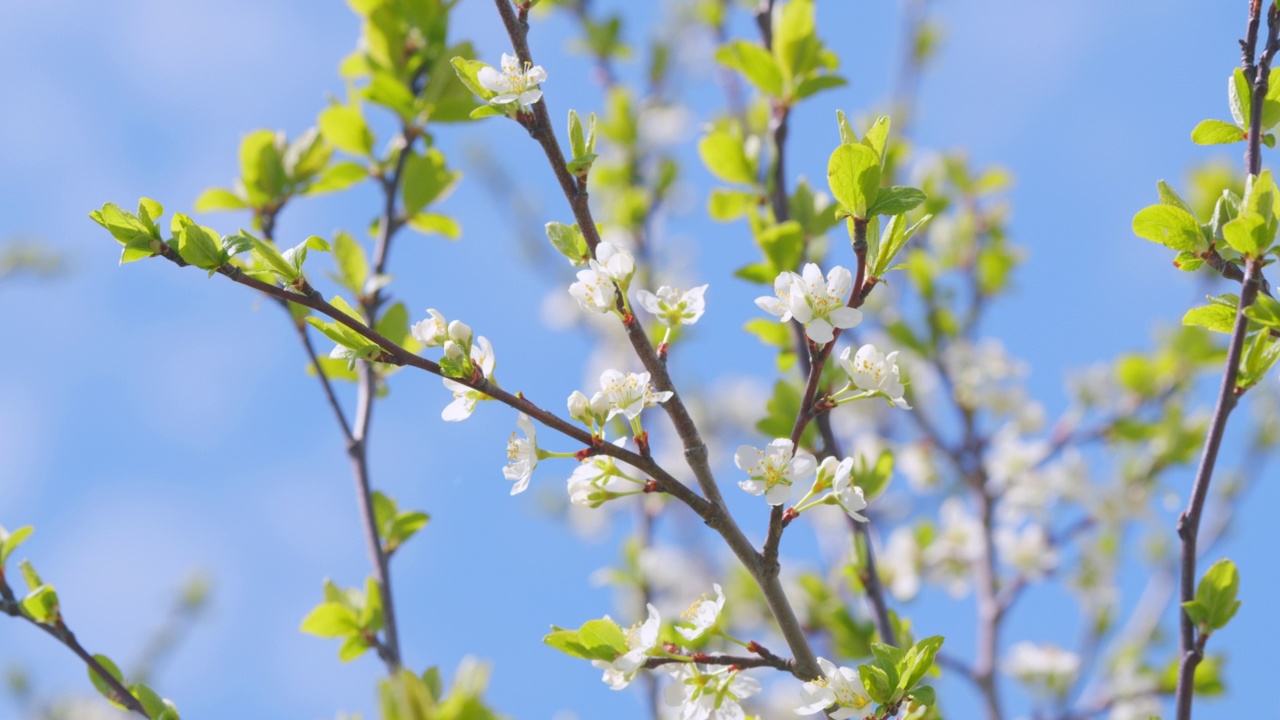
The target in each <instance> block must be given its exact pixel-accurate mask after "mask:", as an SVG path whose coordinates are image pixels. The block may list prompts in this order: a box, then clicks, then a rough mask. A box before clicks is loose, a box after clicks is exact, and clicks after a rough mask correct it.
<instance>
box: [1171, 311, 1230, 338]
mask: <svg viewBox="0 0 1280 720" xmlns="http://www.w3.org/2000/svg"><path fill="white" fill-rule="evenodd" d="M1235 322H1236V311H1235V308H1228V307H1224V306H1222V305H1218V304H1213V305H1205V306H1204V307H1198V308H1192V309H1190V310H1188V311H1187V313H1186V314H1185V315H1183V316H1182V324H1183V325H1194V326H1198V327H1202V328H1205V329H1207V330H1212V331H1213V332H1219V333H1224V334H1227V335H1230V334H1231V330H1232V328H1234V327H1235Z"/></svg>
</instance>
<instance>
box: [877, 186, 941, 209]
mask: <svg viewBox="0 0 1280 720" xmlns="http://www.w3.org/2000/svg"><path fill="white" fill-rule="evenodd" d="M926 199H927V198H926V197H925V194H924V192H922V191H920V190H917V189H916V188H913V187H906V186H904V185H894V186H892V187H887V188H881V189H880V192H879V194H878V195H876V201H875V204H874V205H872V206H871V207H869V208H867V214H868V215H901V214H903V213H905V212H909V211H911V210H914V209H915V208H916V207H917V206H918V205H919V204H920V203H922V202H924V201H925V200H926Z"/></svg>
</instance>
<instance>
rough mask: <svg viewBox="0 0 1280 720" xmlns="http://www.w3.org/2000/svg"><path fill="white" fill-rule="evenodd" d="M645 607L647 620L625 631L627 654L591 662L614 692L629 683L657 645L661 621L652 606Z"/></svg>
mask: <svg viewBox="0 0 1280 720" xmlns="http://www.w3.org/2000/svg"><path fill="white" fill-rule="evenodd" d="M645 607H646V608H648V610H649V617H648V619H646V620H645V621H644V622H643V623H638V624H636V625H633V626H632V627H631V629H630V630H628V631H627V652H625V653H623V654H622V655H619V656H618V657H616V658H614V660H613V662H606V661H604V660H592V661H591V664H592V665H595V666H596V667H597V668H599V669H601V670H604V676H603V677H602V678H601V679H602V680H604V682H605V684H606V685H608V686H609V687H610V688H612V689H614V690H621V689H622V688H624V687H626V686H627V685H629V684H630V683H631V679H632V678H633V677H635V675H636V672H638V671H639V670H640V668H641V667H643V666H644V661H645V658H647V657H648V656H649V652H650V651H652V650H653V649H654V647H656V646H657V645H658V630H659V629H660V628H661V625H662V620H661V618H660V617H659V616H658V609H657V608H655V607H654V606H653V605H652V604H649V605H646V606H645Z"/></svg>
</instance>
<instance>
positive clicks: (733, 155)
mask: <svg viewBox="0 0 1280 720" xmlns="http://www.w3.org/2000/svg"><path fill="white" fill-rule="evenodd" d="M735 130H736V128H734V130H730V129H726V128H716V129H713V130H712V131H711V132H709V133H707V134H706V135H705V136H703V138H702V140H700V141H699V142H698V155H699V156H700V157H701V158H702V162H703V164H705V165H706V166H707V169H708V170H710V171H711V174H712V175H715V176H716V177H717V178H719V179H721V180H724V181H725V182H731V183H741V184H743V185H754V184H755V183H756V167H755V163H754V162H753V161H752V159H751V158H749V157H747V152H746V147H745V145H744V142H743V138H742V133H741V131H736V132H735Z"/></svg>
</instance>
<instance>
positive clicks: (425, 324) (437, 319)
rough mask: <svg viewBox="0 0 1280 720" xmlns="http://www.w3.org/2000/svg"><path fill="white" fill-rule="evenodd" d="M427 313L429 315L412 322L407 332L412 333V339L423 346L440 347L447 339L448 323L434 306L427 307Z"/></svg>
mask: <svg viewBox="0 0 1280 720" xmlns="http://www.w3.org/2000/svg"><path fill="white" fill-rule="evenodd" d="M427 314H429V315H430V316H431V317H429V318H427V319H426V320H422V321H420V322H417V323H414V325H413V327H412V328H411V329H410V331H409V332H410V333H412V334H413V339H414V340H417V341H418V342H420V343H422V344H423V345H424V346H425V347H440V346H441V345H443V344H444V342H445V341H446V340H448V339H449V327H448V323H446V322H445V319H444V315H441V314H440V311H439V310H436V309H435V308H427Z"/></svg>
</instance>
